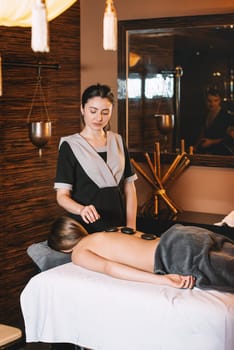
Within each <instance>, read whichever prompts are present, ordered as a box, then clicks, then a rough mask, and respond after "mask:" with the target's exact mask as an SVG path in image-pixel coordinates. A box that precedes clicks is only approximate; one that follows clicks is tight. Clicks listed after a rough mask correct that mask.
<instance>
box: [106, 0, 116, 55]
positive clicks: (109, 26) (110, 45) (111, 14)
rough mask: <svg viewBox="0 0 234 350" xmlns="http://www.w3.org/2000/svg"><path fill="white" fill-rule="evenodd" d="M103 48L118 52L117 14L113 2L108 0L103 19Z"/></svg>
mask: <svg viewBox="0 0 234 350" xmlns="http://www.w3.org/2000/svg"><path fill="white" fill-rule="evenodd" d="M103 48H104V50H112V51H116V50H117V12H116V9H115V6H114V1H113V0H106V6H105V12H104V17H103Z"/></svg>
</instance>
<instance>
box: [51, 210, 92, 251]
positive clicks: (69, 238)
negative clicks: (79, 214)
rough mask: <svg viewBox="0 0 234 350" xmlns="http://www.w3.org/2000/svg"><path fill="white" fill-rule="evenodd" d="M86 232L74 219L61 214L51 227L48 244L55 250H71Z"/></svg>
mask: <svg viewBox="0 0 234 350" xmlns="http://www.w3.org/2000/svg"><path fill="white" fill-rule="evenodd" d="M87 235H88V232H87V231H86V230H85V228H84V227H83V226H82V225H81V224H80V223H79V222H77V221H76V220H74V219H72V218H70V217H68V216H65V215H64V216H61V217H59V218H57V219H56V220H55V221H54V222H53V224H52V227H51V231H50V233H49V236H48V246H49V247H50V248H52V249H54V250H57V251H63V250H71V249H72V248H73V247H74V246H75V245H76V244H77V243H78V242H79V241H80V240H81V239H82V238H83V237H85V236H87Z"/></svg>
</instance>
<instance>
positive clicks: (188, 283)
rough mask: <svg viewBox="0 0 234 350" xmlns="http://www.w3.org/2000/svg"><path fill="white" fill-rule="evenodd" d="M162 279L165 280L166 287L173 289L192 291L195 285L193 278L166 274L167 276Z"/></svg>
mask: <svg viewBox="0 0 234 350" xmlns="http://www.w3.org/2000/svg"><path fill="white" fill-rule="evenodd" d="M163 277H165V278H166V279H167V285H168V286H171V287H174V288H189V289H192V288H193V287H194V285H195V278H194V277H193V276H182V275H176V274H168V275H164V276H163Z"/></svg>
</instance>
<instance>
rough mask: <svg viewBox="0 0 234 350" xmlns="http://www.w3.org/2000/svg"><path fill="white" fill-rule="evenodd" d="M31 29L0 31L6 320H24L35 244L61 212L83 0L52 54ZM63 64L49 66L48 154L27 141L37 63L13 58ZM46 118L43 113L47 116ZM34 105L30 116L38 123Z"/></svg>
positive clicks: (62, 19)
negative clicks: (35, 43) (60, 153)
mask: <svg viewBox="0 0 234 350" xmlns="http://www.w3.org/2000/svg"><path fill="white" fill-rule="evenodd" d="M30 35H31V31H30V29H28V28H8V27H1V28H0V48H1V49H0V53H1V56H2V61H3V96H2V97H0V128H1V129H0V130H1V136H0V181H1V187H0V213H1V217H0V224H1V225H0V227H1V228H0V254H1V255H0V274H1V281H0V282H1V286H0V310H1V314H0V323H8V324H12V325H22V316H21V312H20V304H19V296H20V293H21V291H22V289H23V287H24V286H25V284H26V283H27V281H28V280H29V278H30V277H31V276H32V275H33V274H34V273H35V269H34V267H33V264H32V262H31V260H30V259H29V258H28V256H27V254H26V249H27V247H28V246H29V245H30V244H31V243H33V242H39V241H42V240H44V239H46V237H47V234H48V231H49V229H50V225H51V222H52V221H53V220H54V218H55V217H56V216H58V215H60V214H61V212H62V210H61V209H60V208H59V207H58V206H57V204H56V199H55V191H54V190H53V182H54V176H55V168H56V158H57V149H58V142H59V139H60V137H61V136H63V135H67V134H71V133H74V132H77V131H78V130H79V118H78V116H79V106H80V8H79V1H77V2H76V3H75V5H73V6H72V7H71V8H70V9H68V10H67V11H66V12H65V13H64V14H62V15H61V16H59V17H58V18H57V19H55V20H54V21H52V22H51V23H50V53H49V54H35V53H33V52H32V50H31V48H30V40H31V39H30ZM39 61H40V62H41V63H44V64H49V65H50V64H59V65H60V66H61V68H60V69H59V70H54V69H42V70H41V76H42V86H43V89H44V94H45V97H46V100H47V106H48V112H49V117H50V119H51V120H52V138H51V140H50V142H49V143H48V144H47V146H46V147H45V148H44V149H43V155H42V157H41V158H39V156H38V151H37V149H36V148H35V146H33V145H32V144H31V142H30V141H29V138H28V125H27V115H28V112H29V108H30V105H31V101H32V97H33V93H34V88H35V83H36V77H37V69H36V68H25V67H15V66H9V65H7V63H13V62H20V63H30V64H31V63H33V64H37V62H39ZM42 118H43V119H46V116H45V115H44V112H42V115H41V118H40V119H42ZM37 119H38V118H37V116H36V115H35V110H33V113H32V116H31V120H32V121H35V120H37Z"/></svg>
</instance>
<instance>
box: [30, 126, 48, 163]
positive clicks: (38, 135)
mask: <svg viewBox="0 0 234 350" xmlns="http://www.w3.org/2000/svg"><path fill="white" fill-rule="evenodd" d="M51 131H52V126H51V121H40V122H30V123H29V138H30V140H31V142H32V144H33V145H34V146H36V147H38V152H39V157H41V156H42V147H44V146H45V145H46V144H47V143H48V141H49V139H50V137H51V135H52V133H51Z"/></svg>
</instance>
